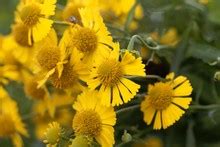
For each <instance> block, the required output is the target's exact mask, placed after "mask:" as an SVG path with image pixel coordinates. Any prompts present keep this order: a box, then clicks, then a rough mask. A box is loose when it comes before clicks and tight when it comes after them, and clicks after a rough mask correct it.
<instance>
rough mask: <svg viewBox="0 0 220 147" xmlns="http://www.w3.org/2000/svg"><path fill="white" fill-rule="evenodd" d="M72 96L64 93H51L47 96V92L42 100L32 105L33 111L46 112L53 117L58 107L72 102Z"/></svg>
mask: <svg viewBox="0 0 220 147" xmlns="http://www.w3.org/2000/svg"><path fill="white" fill-rule="evenodd" d="M73 101H74V98H72V97H71V96H68V95H64V94H58V93H53V94H52V95H50V96H49V94H48V93H47V94H46V95H45V97H44V98H43V99H42V100H39V101H38V102H36V104H35V105H34V112H36V113H37V114H40V115H41V116H43V115H45V114H46V113H47V112H48V114H49V115H50V117H52V118H53V117H55V114H56V111H57V110H58V109H59V108H60V107H68V106H70V105H71V104H73Z"/></svg>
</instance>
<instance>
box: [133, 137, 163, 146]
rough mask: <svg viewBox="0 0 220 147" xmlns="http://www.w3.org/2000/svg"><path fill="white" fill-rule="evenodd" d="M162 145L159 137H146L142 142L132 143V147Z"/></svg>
mask: <svg viewBox="0 0 220 147" xmlns="http://www.w3.org/2000/svg"><path fill="white" fill-rule="evenodd" d="M163 146H164V143H163V141H162V140H161V139H160V138H159V137H153V136H151V137H148V138H147V139H145V140H143V141H141V142H140V141H139V142H137V143H134V144H133V145H132V147H163Z"/></svg>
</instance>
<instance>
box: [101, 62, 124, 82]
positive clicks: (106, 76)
mask: <svg viewBox="0 0 220 147" xmlns="http://www.w3.org/2000/svg"><path fill="white" fill-rule="evenodd" d="M98 76H99V77H100V80H101V81H102V83H103V84H104V85H105V86H113V85H115V84H117V83H118V82H119V81H120V78H122V77H123V68H122V67H121V65H120V62H118V61H116V60H112V59H110V60H106V62H104V63H102V64H101V65H100V66H99V68H98Z"/></svg>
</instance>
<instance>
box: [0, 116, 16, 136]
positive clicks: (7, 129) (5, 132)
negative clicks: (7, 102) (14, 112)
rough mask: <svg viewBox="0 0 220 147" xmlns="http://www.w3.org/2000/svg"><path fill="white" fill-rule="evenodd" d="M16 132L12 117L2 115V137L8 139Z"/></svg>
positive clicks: (0, 133)
mask: <svg viewBox="0 0 220 147" xmlns="http://www.w3.org/2000/svg"><path fill="white" fill-rule="evenodd" d="M15 132H16V129H15V125H14V122H13V120H12V119H11V116H9V115H7V114H0V137H8V136H10V135H12V134H14V133H15Z"/></svg>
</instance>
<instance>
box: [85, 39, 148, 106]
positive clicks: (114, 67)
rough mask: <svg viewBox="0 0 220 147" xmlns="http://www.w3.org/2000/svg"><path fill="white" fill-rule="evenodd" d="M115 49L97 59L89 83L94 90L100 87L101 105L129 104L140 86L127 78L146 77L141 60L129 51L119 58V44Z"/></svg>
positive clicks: (115, 45)
mask: <svg viewBox="0 0 220 147" xmlns="http://www.w3.org/2000/svg"><path fill="white" fill-rule="evenodd" d="M113 48H114V50H113V51H112V52H111V53H110V54H107V55H105V56H103V57H102V58H97V60H96V62H95V64H94V68H93V69H92V71H91V74H90V78H89V80H88V82H87V84H88V86H89V88H90V89H92V90H94V89H96V88H97V87H100V88H99V93H100V94H101V95H102V99H101V103H102V104H103V105H106V106H110V105H112V106H115V105H121V104H123V103H127V102H128V101H130V100H131V99H132V98H133V97H134V96H135V95H136V93H137V92H138V90H139V88H140V85H138V84H136V83H134V82H132V81H131V80H129V79H127V78H126V76H145V72H144V71H145V69H144V64H142V61H141V58H135V57H134V56H133V55H132V54H131V53H129V52H128V51H126V52H125V53H124V54H123V55H122V56H119V49H120V48H119V44H118V43H115V44H114V46H113Z"/></svg>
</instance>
